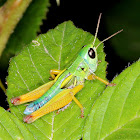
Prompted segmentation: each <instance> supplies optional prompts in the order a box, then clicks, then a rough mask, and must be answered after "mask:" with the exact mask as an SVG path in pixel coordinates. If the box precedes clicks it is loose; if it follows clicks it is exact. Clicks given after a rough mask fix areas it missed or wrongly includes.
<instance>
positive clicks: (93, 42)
mask: <svg viewBox="0 0 140 140" xmlns="http://www.w3.org/2000/svg"><path fill="white" fill-rule="evenodd" d="M101 15H102V13H100V15H99V18H98V23H97V27H96V32H95V37H94V41H93V43H92V44H93V45H94V43H95V41H96V38H97V33H98V29H99V24H100V20H101Z"/></svg>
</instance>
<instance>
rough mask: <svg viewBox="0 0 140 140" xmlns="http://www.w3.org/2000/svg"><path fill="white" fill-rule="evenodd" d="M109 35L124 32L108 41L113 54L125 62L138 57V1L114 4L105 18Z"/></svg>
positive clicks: (139, 42)
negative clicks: (113, 51) (113, 50)
mask: <svg viewBox="0 0 140 140" xmlns="http://www.w3.org/2000/svg"><path fill="white" fill-rule="evenodd" d="M106 25H107V29H106V30H107V31H108V32H109V34H111V33H114V32H116V31H118V30H120V29H123V30H124V31H123V32H122V33H121V34H119V37H118V36H116V37H114V38H112V39H111V40H110V41H111V43H112V47H114V49H115V52H116V53H117V54H118V55H119V56H120V57H121V58H122V59H124V60H126V61H134V60H137V59H138V58H139V56H140V37H139V36H140V1H139V0H133V1H131V0H123V1H121V2H120V3H118V4H116V5H115V6H114V7H113V8H112V9H111V10H109V12H108V13H107V17H106Z"/></svg>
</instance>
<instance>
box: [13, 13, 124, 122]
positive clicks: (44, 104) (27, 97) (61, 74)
mask: <svg viewBox="0 0 140 140" xmlns="http://www.w3.org/2000/svg"><path fill="white" fill-rule="evenodd" d="M100 19H101V14H100V15H99V19H98V23H97V28H96V33H95V38H94V41H93V43H92V44H88V45H85V46H84V47H83V48H82V49H81V51H80V52H79V54H78V57H77V58H76V60H75V61H74V62H73V64H72V65H71V66H70V67H69V68H67V69H64V70H62V71H61V70H56V69H53V70H50V75H51V77H52V79H53V80H52V81H50V82H48V83H46V84H44V85H42V86H41V87H39V88H37V89H35V90H33V91H31V92H29V93H26V94H24V95H21V96H19V97H14V98H12V99H11V102H12V103H13V104H14V105H19V104H23V103H26V102H30V101H34V100H35V101H34V102H32V103H30V104H29V105H28V106H27V107H26V109H25V111H24V114H26V116H25V117H24V118H23V120H24V122H26V123H32V122H34V121H35V120H36V119H38V118H40V117H42V116H43V115H45V114H47V113H49V112H52V111H54V110H58V109H60V108H62V107H64V106H66V105H67V104H69V103H70V102H71V101H72V100H74V101H75V103H76V104H77V105H78V106H79V107H80V109H81V117H84V110H83V106H82V105H81V103H80V102H79V101H78V100H77V99H76V98H75V94H76V93H77V92H79V91H80V90H81V89H82V88H83V87H84V81H85V79H86V80H93V79H98V80H100V81H101V82H103V83H105V84H106V85H108V86H114V85H115V84H113V83H109V82H107V81H105V80H103V79H101V78H100V77H98V76H96V75H95V74H94V72H95V71H96V69H97V66H98V55H97V48H98V47H99V46H100V44H101V43H103V42H104V41H106V40H108V39H110V38H111V37H113V36H114V35H116V34H118V33H120V32H121V31H122V30H120V31H118V32H116V33H114V34H113V35H111V36H109V37H108V38H106V39H104V40H103V41H101V42H100V43H99V44H98V45H97V46H94V44H95V41H96V38H97V33H98V28H99V24H100Z"/></svg>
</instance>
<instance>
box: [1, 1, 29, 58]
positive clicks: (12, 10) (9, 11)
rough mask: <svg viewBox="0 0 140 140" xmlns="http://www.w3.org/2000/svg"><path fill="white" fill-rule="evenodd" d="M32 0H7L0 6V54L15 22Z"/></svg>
mask: <svg viewBox="0 0 140 140" xmlns="http://www.w3.org/2000/svg"><path fill="white" fill-rule="evenodd" d="M31 1H32V0H7V2H6V3H5V4H4V5H3V6H2V7H1V8H0V56H1V54H2V52H3V50H4V48H5V46H6V43H7V41H8V39H9V37H10V34H11V33H12V32H13V30H14V28H15V27H16V25H17V23H18V22H19V20H20V19H21V17H22V15H23V13H24V12H25V10H26V9H27V7H28V6H29V4H30V3H31Z"/></svg>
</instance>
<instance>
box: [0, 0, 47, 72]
mask: <svg viewBox="0 0 140 140" xmlns="http://www.w3.org/2000/svg"><path fill="white" fill-rule="evenodd" d="M49 6H50V4H49V0H41V1H38V0H33V1H32V2H31V4H30V5H29V7H28V8H27V10H26V12H25V13H24V15H23V17H22V19H21V20H20V22H19V23H18V25H17V27H16V28H15V30H14V33H13V34H12V35H11V36H10V38H9V40H8V43H7V45H6V48H5V50H4V52H3V54H2V56H1V59H0V67H1V68H3V69H4V68H7V66H8V63H9V59H10V58H11V57H13V56H14V55H16V54H18V53H19V52H20V51H21V50H22V49H23V47H25V45H27V44H29V43H30V42H31V41H32V40H33V39H35V37H36V36H37V32H38V31H39V30H40V25H41V24H42V20H43V19H45V18H46V13H47V12H48V7H49Z"/></svg>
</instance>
